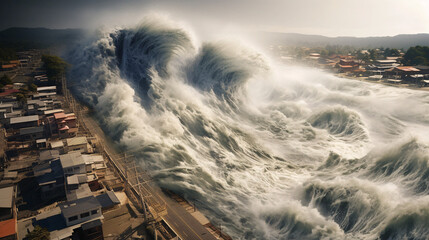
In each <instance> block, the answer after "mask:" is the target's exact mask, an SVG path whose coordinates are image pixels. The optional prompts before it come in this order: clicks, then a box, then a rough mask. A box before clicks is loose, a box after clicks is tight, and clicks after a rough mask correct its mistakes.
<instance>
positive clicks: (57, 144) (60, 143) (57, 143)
mask: <svg viewBox="0 0 429 240" xmlns="http://www.w3.org/2000/svg"><path fill="white" fill-rule="evenodd" d="M50 144H51V148H62V147H64V143H63V141H61V140H59V141H53V142H51V143H50Z"/></svg>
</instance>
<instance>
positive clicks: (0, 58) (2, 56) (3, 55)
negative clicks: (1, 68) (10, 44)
mask: <svg viewBox="0 0 429 240" xmlns="http://www.w3.org/2000/svg"><path fill="white" fill-rule="evenodd" d="M15 59H17V56H16V52H15V50H14V49H12V48H0V62H8V61H10V60H15Z"/></svg>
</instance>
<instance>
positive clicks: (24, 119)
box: [10, 115, 39, 124]
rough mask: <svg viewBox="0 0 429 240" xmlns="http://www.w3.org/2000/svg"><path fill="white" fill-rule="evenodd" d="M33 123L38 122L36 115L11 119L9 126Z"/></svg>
mask: <svg viewBox="0 0 429 240" xmlns="http://www.w3.org/2000/svg"><path fill="white" fill-rule="evenodd" d="M35 121H39V116H38V115H31V116H23V117H16V118H11V119H10V124H17V123H24V122H35Z"/></svg>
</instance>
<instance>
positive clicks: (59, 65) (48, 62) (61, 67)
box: [42, 55, 68, 92]
mask: <svg viewBox="0 0 429 240" xmlns="http://www.w3.org/2000/svg"><path fill="white" fill-rule="evenodd" d="M42 61H43V63H44V65H43V67H44V68H45V70H46V74H47V76H48V79H49V81H50V84H52V85H56V86H57V89H58V91H59V92H62V88H61V87H62V85H61V80H62V77H63V75H64V74H65V72H66V70H67V67H68V65H67V63H66V62H65V61H64V60H63V59H61V58H60V57H57V56H53V55H43V56H42Z"/></svg>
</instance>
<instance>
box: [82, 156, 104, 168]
mask: <svg viewBox="0 0 429 240" xmlns="http://www.w3.org/2000/svg"><path fill="white" fill-rule="evenodd" d="M82 158H83V161H84V162H85V165H86V171H87V172H91V171H94V170H103V169H106V164H105V162H104V158H103V156H102V155H99V154H82Z"/></svg>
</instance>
